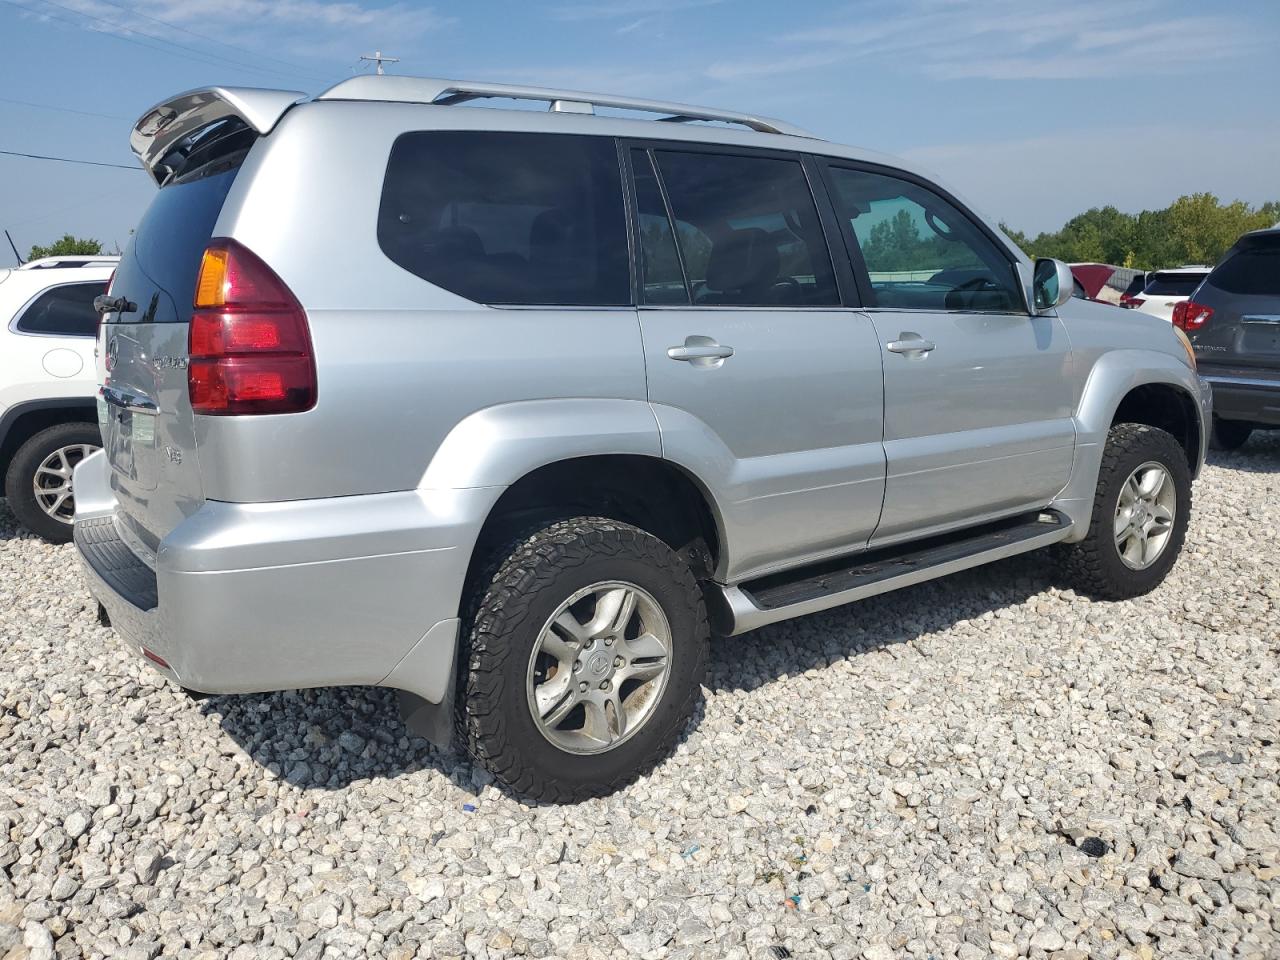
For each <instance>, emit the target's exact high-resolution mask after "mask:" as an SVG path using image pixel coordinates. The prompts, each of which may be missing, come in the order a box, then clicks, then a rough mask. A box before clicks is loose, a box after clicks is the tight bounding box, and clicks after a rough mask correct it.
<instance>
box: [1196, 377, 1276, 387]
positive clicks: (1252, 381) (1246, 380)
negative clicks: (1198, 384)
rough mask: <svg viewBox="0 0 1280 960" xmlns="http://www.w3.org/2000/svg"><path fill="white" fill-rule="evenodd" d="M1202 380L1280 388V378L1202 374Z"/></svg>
mask: <svg viewBox="0 0 1280 960" xmlns="http://www.w3.org/2000/svg"><path fill="white" fill-rule="evenodd" d="M1201 379H1202V380H1207V381H1208V382H1209V383H1220V384H1222V385H1223V386H1225V387H1270V388H1271V389H1273V390H1280V380H1261V379H1258V378H1255V377H1223V376H1215V375H1213V374H1208V373H1206V374H1202V375H1201Z"/></svg>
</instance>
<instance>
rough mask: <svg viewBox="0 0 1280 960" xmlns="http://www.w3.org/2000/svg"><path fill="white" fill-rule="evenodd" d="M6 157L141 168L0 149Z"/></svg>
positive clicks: (132, 168) (91, 165)
mask: <svg viewBox="0 0 1280 960" xmlns="http://www.w3.org/2000/svg"><path fill="white" fill-rule="evenodd" d="M0 153H3V154H4V155H5V156H8V157H26V158H27V159H28V160H57V161H58V162H59V163H83V164H85V165H87V166H90V167H116V168H118V169H120V170H141V169H142V167H139V166H131V165H129V164H127V163H104V162H102V161H101V160H73V159H72V158H70V157H47V156H45V155H44V154H42V153H19V152H18V151H17V150H0Z"/></svg>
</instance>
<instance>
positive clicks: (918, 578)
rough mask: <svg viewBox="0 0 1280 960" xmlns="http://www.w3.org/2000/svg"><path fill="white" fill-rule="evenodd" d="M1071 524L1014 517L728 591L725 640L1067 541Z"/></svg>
mask: <svg viewBox="0 0 1280 960" xmlns="http://www.w3.org/2000/svg"><path fill="white" fill-rule="evenodd" d="M1070 532H1071V521H1070V520H1068V519H1067V517H1066V516H1065V515H1064V514H1062V513H1059V512H1058V511H1057V510H1044V511H1037V512H1036V513H1032V514H1026V515H1023V516H1020V517H1014V518H1013V519H1010V520H1004V521H1001V522H999V523H995V524H988V525H986V526H983V527H980V528H978V529H976V530H964V531H961V532H959V533H952V534H947V535H944V536H940V537H931V538H930V539H928V540H922V541H919V542H917V543H910V544H905V545H901V546H894V547H889V548H885V549H881V550H869V551H865V552H862V553H859V554H856V555H855V556H852V557H842V558H840V559H838V560H829V561H824V562H822V563H819V564H813V565H810V566H807V567H801V568H800V569H798V570H788V571H786V572H784V573H779V574H772V575H770V576H767V577H761V578H760V579H758V580H749V581H747V582H745V583H741V584H736V585H733V586H728V587H723V588H722V590H723V596H724V601H725V604H726V605H727V607H728V621H729V622H728V624H727V627H728V629H727V631H726V632H727V633H728V634H730V635H733V634H738V633H745V632H746V631H747V630H755V629H756V628H757V627H763V626H765V625H766V624H770V623H776V622H778V621H779V620H787V619H790V618H791V617H800V616H804V615H805V614H808V613H817V612H818V611H820V610H829V609H830V608H831V607H838V606H840V605H842V604H845V603H851V602H853V601H855V600H864V599H866V598H867V597H874V596H876V595H877V594H881V593H888V592H889V591H891V590H897V589H898V588H899V587H908V586H911V585H912V584H915V583H923V582H924V581H926V580H933V579H935V578H937V577H945V576H946V575H947V574H950V573H956V572H958V571H960V570H967V569H969V568H970V567H977V566H981V565H982V564H984V563H991V562H992V561H993V560H1002V559H1004V558H1005V557H1012V556H1014V555H1016V554H1019V553H1026V552H1028V551H1030V550H1036V549H1038V548H1040V547H1045V546H1048V545H1049V544H1051V543H1057V542H1058V541H1059V540H1063V539H1065V538H1066V536H1067V535H1068V534H1069V533H1070Z"/></svg>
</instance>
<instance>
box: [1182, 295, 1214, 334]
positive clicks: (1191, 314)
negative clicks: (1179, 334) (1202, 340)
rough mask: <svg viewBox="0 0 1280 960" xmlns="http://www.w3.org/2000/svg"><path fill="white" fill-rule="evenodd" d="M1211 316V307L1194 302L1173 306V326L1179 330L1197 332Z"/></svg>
mask: <svg viewBox="0 0 1280 960" xmlns="http://www.w3.org/2000/svg"><path fill="white" fill-rule="evenodd" d="M1212 316H1213V307H1206V306H1205V305H1204V304H1202V303H1196V302H1195V301H1194V300H1184V301H1182V302H1181V303H1176V304H1174V306H1173V325H1174V326H1175V327H1177V328H1178V329H1179V330H1199V329H1200V328H1201V327H1203V326H1204V325H1205V323H1206V322H1207V321H1208V320H1209V318H1210V317H1212Z"/></svg>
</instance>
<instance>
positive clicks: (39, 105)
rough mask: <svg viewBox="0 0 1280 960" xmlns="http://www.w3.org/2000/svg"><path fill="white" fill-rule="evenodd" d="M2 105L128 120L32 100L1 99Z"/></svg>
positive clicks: (113, 115)
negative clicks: (9, 104)
mask: <svg viewBox="0 0 1280 960" xmlns="http://www.w3.org/2000/svg"><path fill="white" fill-rule="evenodd" d="M0 103H16V104H17V105H18V106H20V107H35V108H36V109H37V110H57V111H59V112H60V113H78V114H80V116H82V117H103V118H105V119H107V120H128V119H129V118H128V117H121V116H118V115H117V114H114V113H94V112H92V111H91V110H73V109H72V108H71V107H55V106H54V105H53V104H51V103H32V102H31V101H30V100H14V99H12V98H10V97H0Z"/></svg>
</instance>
